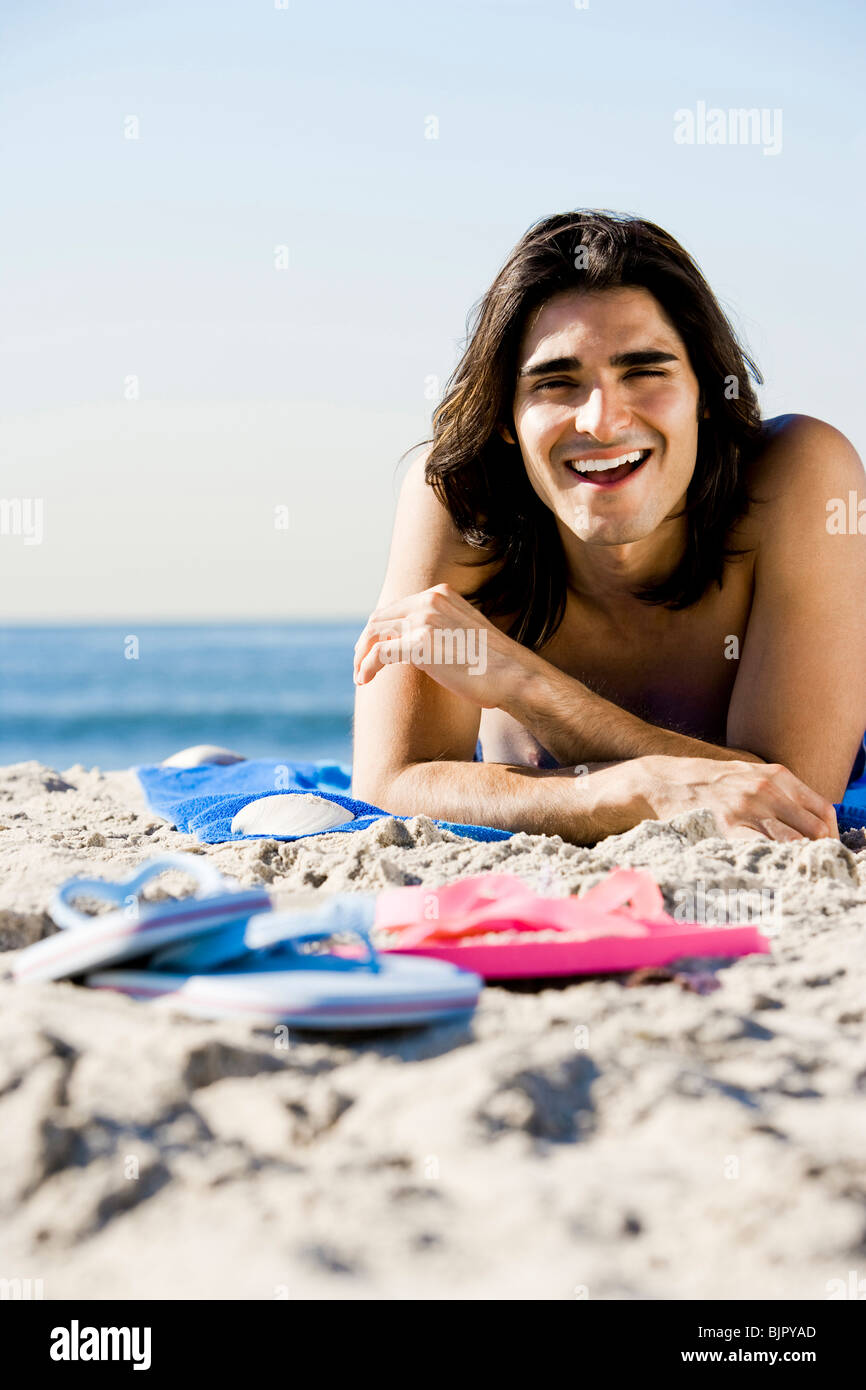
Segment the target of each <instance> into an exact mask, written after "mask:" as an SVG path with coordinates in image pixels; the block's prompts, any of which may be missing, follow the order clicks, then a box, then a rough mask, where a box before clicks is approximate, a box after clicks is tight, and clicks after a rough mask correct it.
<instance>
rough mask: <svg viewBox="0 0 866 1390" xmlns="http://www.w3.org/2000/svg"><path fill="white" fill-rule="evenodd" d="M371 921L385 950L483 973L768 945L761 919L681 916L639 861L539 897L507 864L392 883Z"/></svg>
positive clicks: (667, 958)
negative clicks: (586, 885)
mask: <svg viewBox="0 0 866 1390" xmlns="http://www.w3.org/2000/svg"><path fill="white" fill-rule="evenodd" d="M374 927H375V931H376V939H377V942H378V944H379V947H380V950H385V951H392V952H398V953H400V954H402V955H424V956H432V957H434V958H435V959H437V960H445V961H450V962H451V963H452V964H454V965H460V966H462V967H463V968H464V969H465V970H471V971H474V972H475V974H477V975H481V976H483V977H484V979H487V980H507V979H517V978H538V979H541V978H544V977H546V976H552V975H601V974H608V973H611V972H618V971H625V970H638V969H640V968H641V967H642V966H650V965H669V964H670V963H671V962H672V961H675V960H679V959H681V958H683V957H686V956H703V957H708V956H724V957H728V956H744V955H748V954H750V953H752V952H760V953H763V954H766V953H767V952H769V950H770V943H769V941H768V940H767V938H766V937H764V936H762V935H761V933H760V931H759V930H758V929H757V927H753V926H724V927H715V926H701V925H699V924H698V923H696V922H678V921H676V920H675V918H673V917H671V916H670V914H669V913H668V912H666V911H665V906H664V898H663V897H662V894H661V890H660V889H659V887H658V884H657V883H656V882H655V881H654V880H653V879H652V877H651V876H650V875H649V874H647V873H643V872H641V871H640V870H637V869H615V870H613V871H612V872H611V873H610V874H609V875H608V877H607V878H606V879H604V880H603V881H602V882H601V883H598V884H596V885H595V887H594V888H590V889H589V891H588V892H586V893H584V894H583V896H582V897H580V898H575V897H569V898H543V897H540V896H538V895H537V894H536V893H535V892H534V891H533V889H532V888H531V887H530V886H529V885H528V884H526V883H524V882H523V880H522V879H520V878H516V877H514V875H511V874H477V875H474V876H473V877H471V878H464V879H461V880H459V881H458V882H457V883H450V884H447V885H446V886H445V887H443V888H437V889H429V888H424V887H413V888H395V889H391V890H388V891H386V892H384V893H380V894H379V897H378V899H377V903H376V916H375V922H374ZM542 932H543V933H545V938H544V939H543V940H540V939H539V933H542ZM554 933H555V934H556V935H554ZM497 934H498V937H497Z"/></svg>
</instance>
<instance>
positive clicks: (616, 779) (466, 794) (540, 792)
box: [353, 762, 647, 844]
mask: <svg viewBox="0 0 866 1390" xmlns="http://www.w3.org/2000/svg"><path fill="white" fill-rule="evenodd" d="M353 792H354V794H355V795H360V796H364V788H363V787H359V788H357V789H356V788H355V787H354V786H353ZM374 799H375V804H377V805H379V806H381V807H382V810H384V811H391V812H392V813H393V814H394V815H397V816H417V815H427V816H432V817H435V818H436V819H437V820H450V821H456V822H461V823H463V824H471V825H490V826H494V827H495V828H497V829H501V830H524V831H526V832H527V833H528V834H531V835H561V836H562V838H563V839H564V840H569V841H571V842H572V843H573V844H594V843H595V842H596V841H597V840H600V839H602V838H603V837H604V836H605V835H617V834H621V833H622V832H623V831H625V830H630V829H631V827H632V826H633V825H637V824H638V823H639V821H641V820H643V819H644V818H645V817H646V815H647V810H646V803H645V802H644V801H643V800H642V798H641V797H640V795H639V793H638V791H637V781H636V778H635V773H634V770H633V769H632V768H630V767H629V765H628V763H610V764H605V765H604V766H601V767H598V768H597V769H596V770H594V771H592V772H590V773H587V774H584V775H577V774H575V772H574V771H573V769H570V768H560V769H558V770H556V771H549V770H547V769H540V768H531V767H520V766H517V765H514V766H512V765H509V764H506V763H469V762H422V763H411V764H410V765H409V766H408V767H406V768H403V770H402V771H401V772H399V773H397V774H396V775H395V776H394V777H392V778H391V779H390V781H389V782H388V783H387V785H386V787H385V788H384V789H382V790H379V791H378V792H377V794H376V796H375V798H374Z"/></svg>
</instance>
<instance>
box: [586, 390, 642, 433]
mask: <svg viewBox="0 0 866 1390" xmlns="http://www.w3.org/2000/svg"><path fill="white" fill-rule="evenodd" d="M630 420H631V417H630V415H629V412H628V410H627V409H626V404H625V401H624V400H623V399H622V396H621V394H620V392H619V390H618V389H617V387H616V386H614V385H611V386H600V385H599V386H593V387H591V389H590V391H589V394H588V395H587V397H586V399H585V400H583V401H582V402H581V404H580V405H579V406H578V407H577V410H576V411H575V419H574V424H575V429H576V430H577V433H578V434H591V435H592V436H593V437H594V438H595V439H604V440H615V439H616V438H617V436H618V435H621V434H623V432H624V431H625V430H626V429H627V428H628V426H629V424H630Z"/></svg>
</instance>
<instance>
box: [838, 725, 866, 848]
mask: <svg viewBox="0 0 866 1390" xmlns="http://www.w3.org/2000/svg"><path fill="white" fill-rule="evenodd" d="M863 748H864V749H866V738H864V740H863ZM857 762H858V764H859V765H860V774H861V775H860V776H859V777H857V776H855V773H856V772H857V770H858V769H857V766H856V765H855V769H854V773H852V775H851V781H850V782H849V783H848V786H847V787H846V788H845V795H844V796H843V797H842V800H841V802H839V803H838V804H837V806H836V821H837V823H838V826H839V829H840V830H860V829H861V828H862V827H863V826H866V771H864V770H863V766H862V764H863V763H864V762H866V757H864V758H863V759H862V761H861V759H860V758H859V757H858V760H857Z"/></svg>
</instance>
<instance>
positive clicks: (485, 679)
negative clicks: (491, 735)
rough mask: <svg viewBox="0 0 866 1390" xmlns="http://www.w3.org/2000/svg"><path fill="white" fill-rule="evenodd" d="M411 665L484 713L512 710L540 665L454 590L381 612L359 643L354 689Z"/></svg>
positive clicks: (445, 588) (429, 592) (438, 588)
mask: <svg viewBox="0 0 866 1390" xmlns="http://www.w3.org/2000/svg"><path fill="white" fill-rule="evenodd" d="M392 662H408V663H411V665H413V666H416V667H417V668H418V670H419V671H424V672H425V673H426V674H427V675H428V676H430V677H431V678H432V679H433V680H434V681H437V682H438V684H439V685H441V686H444V688H445V689H446V690H450V691H451V692H452V693H453V694H455V695H461V696H463V697H464V699H467V700H472V701H473V702H474V703H475V704H476V705H479V706H480V707H481V708H482V709H497V708H500V707H501V706H503V705H505V704H508V703H510V702H511V700H512V699H514V698H515V697H516V695H517V692H518V691H519V690H520V689H521V688H522V686H523V685H524V684H525V683H526V681H527V679H528V678H529V675H530V673H531V672H532V671H534V670H535V668H536V667H537V666H538V664H539V663H540V658H539V657H536V655H535V654H534V652H531V651H530V650H529V649H528V648H527V647H523V646H521V645H520V643H519V642H514V641H512V639H511V638H510V637H506V636H505V634H504V633H502V632H500V631H499V629H498V628H497V627H494V625H493V624H492V623H491V622H488V620H487V619H486V618H485V617H484V615H483V614H482V613H480V612H479V611H478V609H477V608H474V607H473V605H472V604H471V603H469V602H468V600H467V599H465V598H463V597H462V596H461V595H460V594H458V593H457V591H456V589H453V588H452V587H451V585H450V584H435V585H434V586H433V588H432V589H425V590H424V591H423V593H420V594H410V595H409V597H408V598H404V599H399V600H398V601H397V602H396V603H390V604H387V605H386V606H385V607H383V608H377V609H375V610H374V612H373V613H371V614H370V617H369V618H368V619H367V624H366V626H365V628H364V630H363V632H362V633H361V636H360V637H359V638H358V641H357V642H356V643H355V671H354V679H355V684H356V685H365V684H367V683H368V682H369V681H371V680H373V678H374V677H375V676H376V674H377V672H378V671H380V670H381V669H382V667H383V666H386V665H390V664H391V663H392Z"/></svg>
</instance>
